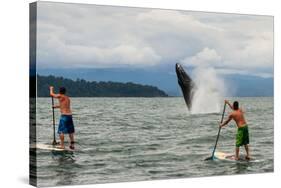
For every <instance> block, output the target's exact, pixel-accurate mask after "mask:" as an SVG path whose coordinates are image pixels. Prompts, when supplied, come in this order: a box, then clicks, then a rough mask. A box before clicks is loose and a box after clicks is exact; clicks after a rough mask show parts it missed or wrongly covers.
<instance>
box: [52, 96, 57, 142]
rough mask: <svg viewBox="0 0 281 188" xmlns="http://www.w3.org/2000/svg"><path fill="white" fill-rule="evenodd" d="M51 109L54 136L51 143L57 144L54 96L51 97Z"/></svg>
mask: <svg viewBox="0 0 281 188" xmlns="http://www.w3.org/2000/svg"><path fill="white" fill-rule="evenodd" d="M52 110H53V133H54V134H53V136H54V140H53V145H57V141H56V122H55V108H54V97H52Z"/></svg>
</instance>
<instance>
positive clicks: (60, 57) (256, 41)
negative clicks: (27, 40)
mask: <svg viewBox="0 0 281 188" xmlns="http://www.w3.org/2000/svg"><path fill="white" fill-rule="evenodd" d="M37 13H38V15H37V19H38V23H37V37H38V38H37V66H38V67H39V69H44V68H101V67H102V68H107V67H124V68H126V67H135V68H143V67H145V68H149V67H154V68H155V67H157V66H165V65H169V64H173V65H174V64H175V63H176V62H181V63H182V64H183V65H184V66H186V67H196V66H198V65H200V66H211V67H213V68H215V70H216V71H217V72H219V73H224V74H246V75H257V76H262V77H271V76H273V17H271V16H253V15H238V14H221V13H220V14H219V13H205V12H192V11H178V10H159V9H144V8H128V7H110V6H96V5H83V4H63V3H49V2H39V3H38V12H37Z"/></svg>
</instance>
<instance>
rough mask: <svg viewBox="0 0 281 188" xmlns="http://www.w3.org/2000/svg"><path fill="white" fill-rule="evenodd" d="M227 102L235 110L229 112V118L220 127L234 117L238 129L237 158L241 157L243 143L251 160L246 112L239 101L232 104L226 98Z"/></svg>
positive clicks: (247, 156)
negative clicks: (240, 150)
mask: <svg viewBox="0 0 281 188" xmlns="http://www.w3.org/2000/svg"><path fill="white" fill-rule="evenodd" d="M225 103H226V104H228V106H229V107H230V108H231V109H232V110H233V111H232V112H231V113H230V114H229V116H228V119H227V120H226V121H225V122H223V123H222V124H221V125H220V127H223V126H225V125H227V124H228V123H229V122H230V121H231V120H232V119H233V120H234V121H235V122H236V125H237V128H238V130H237V135H236V149H235V160H238V159H239V147H240V146H243V145H244V147H245V150H246V154H247V155H246V159H247V160H249V159H250V154H249V131H248V125H247V123H246V120H245V117H244V112H243V111H242V109H241V108H239V103H238V102H237V101H234V102H233V105H231V104H230V103H229V101H227V100H225Z"/></svg>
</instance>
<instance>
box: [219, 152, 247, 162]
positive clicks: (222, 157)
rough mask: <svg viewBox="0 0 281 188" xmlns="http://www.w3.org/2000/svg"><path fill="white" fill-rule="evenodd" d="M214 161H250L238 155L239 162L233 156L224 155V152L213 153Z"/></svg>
mask: <svg viewBox="0 0 281 188" xmlns="http://www.w3.org/2000/svg"><path fill="white" fill-rule="evenodd" d="M214 159H215V160H216V159H217V160H221V161H229V162H237V161H250V160H248V159H246V158H245V156H244V155H240V158H239V160H235V155H233V154H229V153H224V152H215V154H214Z"/></svg>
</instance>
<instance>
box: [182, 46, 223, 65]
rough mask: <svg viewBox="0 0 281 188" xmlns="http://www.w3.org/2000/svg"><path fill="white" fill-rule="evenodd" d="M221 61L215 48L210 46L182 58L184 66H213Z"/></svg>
mask: <svg viewBox="0 0 281 188" xmlns="http://www.w3.org/2000/svg"><path fill="white" fill-rule="evenodd" d="M220 61H221V56H220V55H218V53H217V52H216V50H214V49H210V48H204V49H203V50H202V51H200V52H198V53H197V54H195V55H194V56H191V57H187V58H185V59H184V60H182V63H183V64H184V65H186V66H195V67H196V66H201V67H202V66H215V65H218V64H219V63H220Z"/></svg>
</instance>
